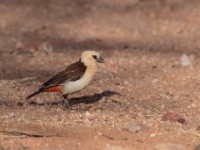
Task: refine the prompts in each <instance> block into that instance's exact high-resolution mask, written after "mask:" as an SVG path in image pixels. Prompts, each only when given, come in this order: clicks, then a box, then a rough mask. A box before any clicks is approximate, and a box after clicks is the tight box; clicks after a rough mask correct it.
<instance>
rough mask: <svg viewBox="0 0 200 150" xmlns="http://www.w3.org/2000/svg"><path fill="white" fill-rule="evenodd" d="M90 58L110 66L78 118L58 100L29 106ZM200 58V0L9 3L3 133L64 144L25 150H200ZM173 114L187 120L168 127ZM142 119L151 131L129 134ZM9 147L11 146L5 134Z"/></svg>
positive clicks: (4, 12)
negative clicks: (46, 85) (47, 84)
mask: <svg viewBox="0 0 200 150" xmlns="http://www.w3.org/2000/svg"><path fill="white" fill-rule="evenodd" d="M90 49H92V50H96V51H100V52H102V55H103V56H104V58H105V61H106V63H105V64H102V65H99V66H98V68H99V71H98V73H97V76H96V78H95V81H94V82H93V83H92V85H91V86H90V87H88V88H87V89H85V90H83V91H81V92H80V93H77V94H75V95H73V96H72V97H73V98H74V100H77V103H76V104H75V105H73V106H72V110H71V111H63V110H62V107H60V101H61V97H59V95H58V94H46V93H45V94H41V95H39V96H38V97H35V99H33V101H35V104H34V105H31V104H30V105H29V104H27V105H26V104H24V103H23V102H24V100H25V97H26V96H27V95H29V94H30V93H32V92H33V91H35V90H36V89H37V87H38V86H39V85H41V83H42V82H44V81H46V80H47V79H48V78H50V77H52V75H54V74H55V73H57V72H58V71H61V70H62V69H64V68H65V66H67V65H68V64H70V63H72V62H74V61H77V60H78V59H79V57H80V54H81V53H82V51H84V50H90ZM199 54H200V1H199V0H57V1H56V0H0V89H1V90H0V120H1V123H0V130H1V129H5V128H7V127H10V128H11V129H17V130H21V129H23V130H24V129H26V130H28V131H30V130H31V133H32V131H35V129H39V130H46V129H48V130H46V131H47V132H48V134H49V132H50V133H52V132H54V133H59V134H61V135H62V136H63V137H62V138H60V137H53V138H52V137H49V138H48V139H47V138H46V137H44V138H41V139H36V138H33V137H29V138H27V139H24V140H20V139H11V140H10V141H12V142H16V143H17V144H16V145H18V146H19V149H22V148H21V147H20V146H21V145H24V146H27V147H30V148H33V149H34V148H35V149H38V147H39V148H43V146H44V145H46V146H47V147H48V146H49V147H52V146H54V147H56V145H58V144H60V147H61V148H63V149H64V148H66V147H67V148H69V149H79V148H80V147H81V148H82V149H84V148H85V149H94V147H96V149H101V148H102V147H103V148H104V147H109V145H110V146H112V145H120V146H121V148H124V147H126V148H127V149H133V148H136V149H156V150H163V149H165V148H163V147H162V146H163V145H161V148H160V149H158V148H155V145H156V144H159V143H162V142H164V143H172V144H179V145H178V146H177V145H175V148H174V149H179V148H180V147H182V148H183V149H184V148H185V149H194V147H196V146H197V145H198V144H199V137H200V136H199V134H200V130H199V125H200V115H199V114H200V109H199V107H200V103H199V100H200V92H199V85H200V59H199V56H200V55H199ZM116 93H119V94H118V95H117V94H116ZM83 96H84V97H83ZM88 100H90V102H85V101H88ZM61 105H62V104H61ZM170 111H173V112H175V114H176V113H177V114H181V115H182V117H183V118H184V119H183V118H179V117H180V116H179V117H178V119H181V120H182V121H179V122H177V120H176V119H177V118H176V117H177V116H176V115H175V121H174V120H171V121H172V122H173V121H174V122H175V123H171V122H168V123H166V122H163V121H161V120H162V116H163V115H164V114H165V113H167V112H170ZM167 115H169V113H167ZM170 115H171V114H170ZM173 115H174V114H173V113H172V118H173ZM167 117H168V116H167ZM165 119H166V118H164V120H165ZM167 119H168V118H167ZM167 119H166V120H167ZM133 120H137V121H139V122H142V123H144V124H145V125H147V126H149V128H148V130H145V131H143V132H141V134H140V132H139V134H133V133H130V132H129V131H130V130H131V132H132V131H135V128H137V127H138V126H136V127H135V126H134V125H135V124H134V123H135V122H134V121H133ZM169 120H170V119H169ZM132 121H133V123H132ZM130 122H131V123H130ZM185 122H186V123H185ZM182 123H183V125H182ZM129 124H130V126H128V128H127V125H129ZM136 124H137V122H136ZM88 127H89V128H88ZM129 127H130V128H129ZM124 128H125V130H124ZM139 128H140V127H139ZM137 129H138V128H137ZM137 129H136V131H135V132H138V131H137ZM140 129H141V128H140ZM127 131H128V132H127ZM97 132H98V133H97ZM104 134H105V135H109V136H103V135H104ZM44 136H45V135H44ZM186 136H187V138H186ZM1 139H3V140H1ZM66 139H67V140H66ZM95 139H98V140H95ZM188 139H191V140H190V141H189V140H188ZM0 141H1V142H0V146H1V145H3V146H5V147H7V146H11V147H12V144H10V145H9V144H8V143H7V141H6V140H5V138H4V136H2V134H0ZM91 141H93V142H91ZM1 143H3V144H1ZM35 143H38V145H36V144H35ZM77 143H78V144H77ZM79 143H80V144H79ZM164 146H166V145H164ZM168 146H169V145H168ZM173 146H174V145H173ZM158 147H159V146H158ZM15 148H16V147H14V149H15ZM121 148H120V150H123V149H121ZM106 150H114V149H106ZM116 150H118V149H116ZM196 150H197V149H196Z"/></svg>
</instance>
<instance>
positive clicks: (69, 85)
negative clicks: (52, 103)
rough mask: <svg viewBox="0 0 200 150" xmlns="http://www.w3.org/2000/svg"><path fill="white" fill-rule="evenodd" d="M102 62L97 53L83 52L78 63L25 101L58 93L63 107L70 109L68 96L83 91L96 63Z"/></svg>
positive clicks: (59, 74) (90, 80) (90, 78)
mask: <svg viewBox="0 0 200 150" xmlns="http://www.w3.org/2000/svg"><path fill="white" fill-rule="evenodd" d="M104 62H105V61H104V58H103V57H102V56H101V55H100V54H99V53H98V52H96V51H92V50H89V51H84V52H82V54H81V57H80V59H79V60H78V61H76V62H74V63H72V64H71V65H69V66H67V67H66V69H64V70H62V71H61V72H59V73H57V74H56V75H55V76H53V77H52V78H50V79H49V80H47V81H46V82H44V83H43V84H42V85H41V86H40V87H39V89H38V90H37V91H35V92H34V93H32V94H31V95H29V96H28V97H27V98H26V99H27V100H29V99H30V98H32V97H34V96H36V95H38V94H40V93H43V92H59V93H61V95H62V96H63V98H64V107H65V108H71V106H70V100H69V99H68V95H71V94H74V93H77V92H79V91H81V90H83V89H85V88H86V87H87V86H88V85H89V84H90V83H91V82H92V80H93V78H94V76H95V74H96V71H97V63H104Z"/></svg>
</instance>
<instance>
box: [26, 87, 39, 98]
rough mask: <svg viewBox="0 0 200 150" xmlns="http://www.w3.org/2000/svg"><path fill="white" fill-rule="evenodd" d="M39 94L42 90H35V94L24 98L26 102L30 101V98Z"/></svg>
mask: <svg viewBox="0 0 200 150" xmlns="http://www.w3.org/2000/svg"><path fill="white" fill-rule="evenodd" d="M41 92H42V90H41V89H39V90H37V91H36V92H34V93H33V94H31V95H29V96H28V97H27V98H26V100H28V99H30V98H31V97H33V96H35V95H38V94H40V93H41Z"/></svg>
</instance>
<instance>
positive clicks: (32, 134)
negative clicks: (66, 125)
mask: <svg viewBox="0 0 200 150" xmlns="http://www.w3.org/2000/svg"><path fill="white" fill-rule="evenodd" d="M0 133H2V134H5V135H12V136H21V135H25V136H30V137H52V136H59V135H58V134H48V133H44V132H40V131H25V130H1V131H0Z"/></svg>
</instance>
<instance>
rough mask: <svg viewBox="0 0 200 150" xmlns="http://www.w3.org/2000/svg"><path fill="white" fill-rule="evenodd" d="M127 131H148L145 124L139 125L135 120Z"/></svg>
mask: <svg viewBox="0 0 200 150" xmlns="http://www.w3.org/2000/svg"><path fill="white" fill-rule="evenodd" d="M127 129H128V131H129V132H132V133H138V132H139V131H143V130H147V129H149V126H147V125H146V124H142V123H139V122H138V121H136V120H133V121H131V122H130V123H129V125H128V127H127Z"/></svg>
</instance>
